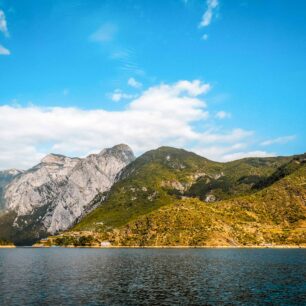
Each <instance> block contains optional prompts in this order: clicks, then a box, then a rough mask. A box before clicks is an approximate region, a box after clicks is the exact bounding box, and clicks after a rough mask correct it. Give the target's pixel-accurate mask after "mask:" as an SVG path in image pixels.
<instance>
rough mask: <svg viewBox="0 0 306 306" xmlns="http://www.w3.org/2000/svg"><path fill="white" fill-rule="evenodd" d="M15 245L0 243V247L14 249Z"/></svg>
mask: <svg viewBox="0 0 306 306" xmlns="http://www.w3.org/2000/svg"><path fill="white" fill-rule="evenodd" d="M14 248H16V246H15V245H0V249H14Z"/></svg>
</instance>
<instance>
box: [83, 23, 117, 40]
mask: <svg viewBox="0 0 306 306" xmlns="http://www.w3.org/2000/svg"><path fill="white" fill-rule="evenodd" d="M116 33H117V26H116V25H114V24H112V23H105V24H104V25H102V26H101V27H100V28H99V29H98V30H97V31H95V32H94V33H92V34H91V35H90V36H89V40H90V41H93V42H108V41H111V40H113V38H114V36H115V34H116Z"/></svg>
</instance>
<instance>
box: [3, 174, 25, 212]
mask: <svg viewBox="0 0 306 306" xmlns="http://www.w3.org/2000/svg"><path fill="white" fill-rule="evenodd" d="M22 172H23V171H22V170H17V169H9V170H3V171H0V210H2V209H3V206H4V199H3V192H4V189H5V187H6V186H7V185H8V184H9V183H10V182H11V181H12V180H13V179H14V177H16V176H17V175H19V174H21V173H22Z"/></svg>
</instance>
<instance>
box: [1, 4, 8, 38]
mask: <svg viewBox="0 0 306 306" xmlns="http://www.w3.org/2000/svg"><path fill="white" fill-rule="evenodd" d="M0 32H2V33H3V34H4V35H5V36H6V37H8V36H9V31H8V28H7V22H6V18H5V14H4V12H3V11H2V10H0Z"/></svg>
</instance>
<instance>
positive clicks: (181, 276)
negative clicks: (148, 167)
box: [0, 248, 306, 305]
mask: <svg viewBox="0 0 306 306" xmlns="http://www.w3.org/2000/svg"><path fill="white" fill-rule="evenodd" d="M305 280H306V250H305V249H304V250H303V249H64V248H51V249H31V248H17V249H0V305H229V304H230V305H263V304H265V305H305V301H306V282H305Z"/></svg>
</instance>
